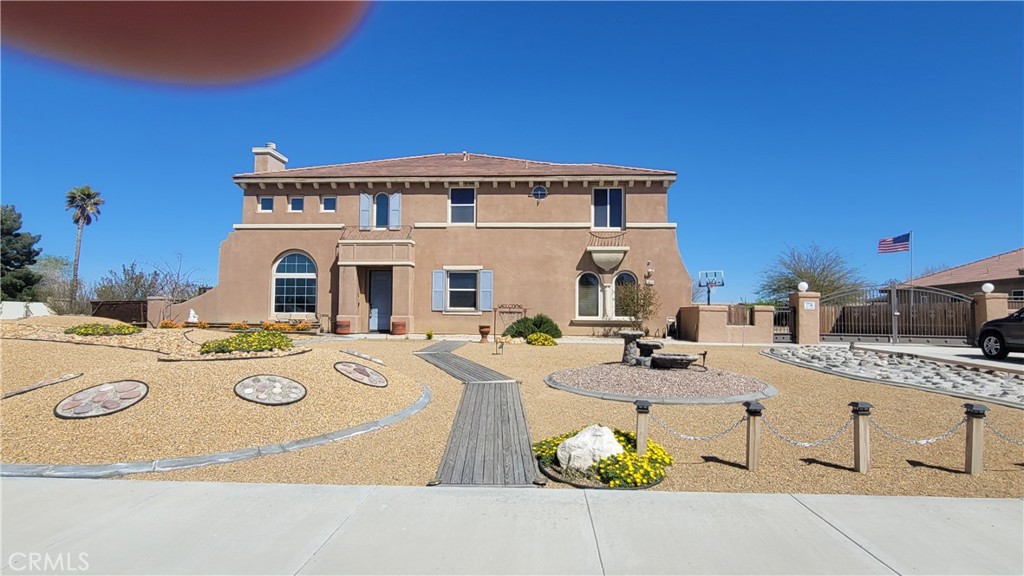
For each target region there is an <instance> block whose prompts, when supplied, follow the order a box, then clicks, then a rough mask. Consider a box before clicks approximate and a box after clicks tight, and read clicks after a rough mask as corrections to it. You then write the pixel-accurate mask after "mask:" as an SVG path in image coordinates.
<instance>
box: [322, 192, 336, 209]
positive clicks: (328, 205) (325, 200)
mask: <svg viewBox="0 0 1024 576" xmlns="http://www.w3.org/2000/svg"><path fill="white" fill-rule="evenodd" d="M337 210H338V197H337V196H321V197H320V211H321V212H336V211H337Z"/></svg>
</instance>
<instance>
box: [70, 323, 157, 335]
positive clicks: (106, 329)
mask: <svg viewBox="0 0 1024 576" xmlns="http://www.w3.org/2000/svg"><path fill="white" fill-rule="evenodd" d="M140 331H141V330H140V329H139V327H138V326H132V325H131V324H77V325H75V326H72V327H70V328H68V329H66V330H64V333H65V334H77V335H78V336H128V335H129V334H138V333H139V332H140Z"/></svg>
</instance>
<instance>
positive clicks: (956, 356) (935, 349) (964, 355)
mask: <svg viewBox="0 0 1024 576" xmlns="http://www.w3.org/2000/svg"><path fill="white" fill-rule="evenodd" d="M854 348H857V349H859V350H871V351H874V352H884V353H886V354H905V355H907V356H916V357H917V358H923V359H925V360H934V361H936V362H944V363H946V364H959V365H961V366H967V367H970V368H979V369H981V370H998V371H1000V372H1009V373H1011V374H1024V353H1022V352H1011V353H1010V355H1009V356H1007V357H1006V358H1005V359H1003V360H989V359H988V358H986V357H985V355H984V354H982V353H981V349H979V348H977V347H975V348H970V347H967V346H931V345H926V344H877V343H861V342H856V343H854Z"/></svg>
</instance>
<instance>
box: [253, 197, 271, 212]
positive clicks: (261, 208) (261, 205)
mask: <svg viewBox="0 0 1024 576" xmlns="http://www.w3.org/2000/svg"><path fill="white" fill-rule="evenodd" d="M256 202H257V206H256V211H257V212H273V211H274V197H273V196H260V197H259V198H257V199H256Z"/></svg>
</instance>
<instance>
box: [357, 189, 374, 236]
mask: <svg viewBox="0 0 1024 576" xmlns="http://www.w3.org/2000/svg"><path fill="white" fill-rule="evenodd" d="M372 202H373V200H372V199H371V198H370V195H369V194H365V193H360V194H359V229H360V230H369V229H370V205H371V203H372Z"/></svg>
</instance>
